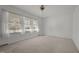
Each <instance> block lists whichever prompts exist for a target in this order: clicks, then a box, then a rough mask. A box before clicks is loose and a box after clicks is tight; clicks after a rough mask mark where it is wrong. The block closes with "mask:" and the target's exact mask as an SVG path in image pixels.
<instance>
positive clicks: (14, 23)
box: [7, 12, 22, 33]
mask: <svg viewBox="0 0 79 59" xmlns="http://www.w3.org/2000/svg"><path fill="white" fill-rule="evenodd" d="M21 17H22V16H20V15H17V14H14V13H11V12H8V23H7V24H8V32H9V33H15V32H22V28H21Z"/></svg>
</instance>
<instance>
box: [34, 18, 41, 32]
mask: <svg viewBox="0 0 79 59" xmlns="http://www.w3.org/2000/svg"><path fill="white" fill-rule="evenodd" d="M32 29H33V31H34V32H39V28H38V21H37V20H36V19H32Z"/></svg>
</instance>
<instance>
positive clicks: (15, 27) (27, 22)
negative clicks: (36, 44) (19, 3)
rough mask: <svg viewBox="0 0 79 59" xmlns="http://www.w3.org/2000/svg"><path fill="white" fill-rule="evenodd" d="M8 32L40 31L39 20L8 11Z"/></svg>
mask: <svg viewBox="0 0 79 59" xmlns="http://www.w3.org/2000/svg"><path fill="white" fill-rule="evenodd" d="M7 25H8V33H17V32H39V27H38V20H36V19H32V18H29V17H26V16H20V15H18V14H15V13H11V12H8V22H7Z"/></svg>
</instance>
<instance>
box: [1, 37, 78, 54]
mask: <svg viewBox="0 0 79 59" xmlns="http://www.w3.org/2000/svg"><path fill="white" fill-rule="evenodd" d="M0 52H2V53H77V52H78V50H77V48H76V46H75V44H74V43H73V41H72V39H64V38H59V37H51V36H38V37H35V38H32V39H28V40H22V41H18V42H16V43H13V44H9V45H7V46H3V47H0Z"/></svg>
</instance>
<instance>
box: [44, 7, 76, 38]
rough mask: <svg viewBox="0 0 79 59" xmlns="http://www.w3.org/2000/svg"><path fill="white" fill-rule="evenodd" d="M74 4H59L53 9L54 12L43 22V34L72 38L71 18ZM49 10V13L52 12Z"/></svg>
mask: <svg viewBox="0 0 79 59" xmlns="http://www.w3.org/2000/svg"><path fill="white" fill-rule="evenodd" d="M55 8H56V6H55ZM74 9H75V8H74V6H71V7H70V6H61V7H57V9H55V11H56V12H55V11H54V12H55V13H54V12H53V11H52V12H53V13H54V14H53V15H52V16H50V17H48V18H46V19H45V21H44V23H45V33H44V34H45V35H48V36H57V37H63V38H70V39H71V38H72V20H73V12H74ZM52 10H53V9H52ZM52 12H51V13H52Z"/></svg>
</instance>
